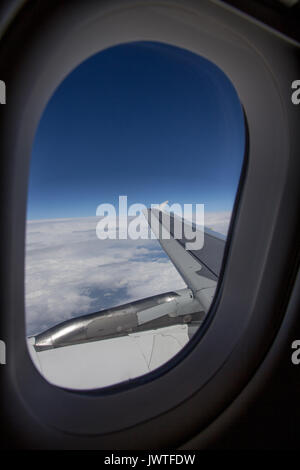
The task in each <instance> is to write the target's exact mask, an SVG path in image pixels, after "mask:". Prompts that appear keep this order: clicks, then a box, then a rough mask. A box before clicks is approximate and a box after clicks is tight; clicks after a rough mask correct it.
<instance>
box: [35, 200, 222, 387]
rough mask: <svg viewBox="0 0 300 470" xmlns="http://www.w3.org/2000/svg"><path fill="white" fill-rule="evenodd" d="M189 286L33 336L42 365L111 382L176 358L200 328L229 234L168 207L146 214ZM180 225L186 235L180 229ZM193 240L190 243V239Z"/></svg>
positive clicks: (62, 374)
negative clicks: (198, 243)
mask: <svg viewBox="0 0 300 470" xmlns="http://www.w3.org/2000/svg"><path fill="white" fill-rule="evenodd" d="M144 215H145V216H146V218H147V219H148V223H149V226H150V227H151V230H152V232H153V233H154V234H155V237H156V238H157V239H158V240H159V243H160V244H161V246H162V248H163V249H164V251H165V252H166V253H167V255H168V256H169V258H170V260H171V261H172V263H173V264H174V266H175V268H176V269H177V271H178V272H179V274H180V275H181V276H182V278H183V280H184V281H185V283H186V285H187V287H186V289H181V290H179V291H174V292H167V293H164V294H160V295H155V296H153V297H149V298H146V299H142V300H138V301H135V302H131V303H128V304H125V305H121V306H118V307H115V308H111V309H107V310H102V311H100V312H95V313H92V314H88V315H83V316H80V317H76V318H72V319H70V320H67V321H65V322H62V323H60V324H58V325H55V326H54V327H52V328H50V329H48V330H46V331H44V332H42V333H40V334H38V335H36V336H35V337H30V338H28V348H29V352H30V355H31V357H32V360H33V362H34V364H35V366H36V367H37V368H38V370H39V371H40V372H41V373H42V375H43V376H44V377H46V378H47V380H48V381H50V382H51V383H53V384H55V385H58V386H63V387H65V388H71V389H91V388H99V387H105V386H109V385H112V384H115V383H119V382H123V381H126V380H130V379H132V378H135V377H138V376H140V375H144V374H146V373H148V372H150V371H151V370H153V369H155V368H157V367H159V366H160V365H162V364H164V363H165V362H167V361H168V360H169V359H171V358H172V357H173V356H174V355H175V354H176V353H177V352H178V351H179V350H180V349H182V347H183V346H184V345H185V344H186V343H187V342H188V340H189V338H190V337H191V336H192V335H193V334H194V333H195V331H196V330H197V329H198V327H199V326H200V324H201V323H202V322H203V320H204V317H205V315H206V313H207V311H208V310H209V307H210V304H211V301H212V298H213V296H214V293H215V289H216V285H217V282H218V277H219V274H220V268H221V262H222V257H223V251H224V246H225V239H224V237H222V236H221V235H219V234H216V233H214V232H212V231H209V230H207V229H205V230H204V229H202V233H200V235H201V236H200V237H199V238H201V237H202V242H203V243H202V244H201V246H202V245H203V246H202V247H201V248H199V247H198V248H197V249H187V246H191V245H189V244H191V243H193V242H192V241H191V240H192V239H191V232H193V233H192V235H193V236H194V238H196V237H197V236H199V228H198V227H196V226H195V225H194V224H190V226H189V230H188V231H187V232H188V235H189V237H188V238H187V236H186V232H185V230H184V228H185V221H184V220H183V219H180V218H178V217H177V216H176V215H174V214H170V213H166V212H165V211H164V210H163V207H162V206H160V207H159V208H158V209H148V210H147V213H145V214H144ZM180 227H181V228H182V233H181V236H178V229H179V228H180ZM192 247H193V244H192Z"/></svg>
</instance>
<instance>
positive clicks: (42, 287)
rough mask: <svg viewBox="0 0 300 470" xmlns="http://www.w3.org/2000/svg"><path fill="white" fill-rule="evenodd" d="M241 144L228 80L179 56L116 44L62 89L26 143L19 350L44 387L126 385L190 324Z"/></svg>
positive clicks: (222, 230) (233, 186) (219, 247)
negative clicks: (23, 332)
mask: <svg viewBox="0 0 300 470" xmlns="http://www.w3.org/2000/svg"><path fill="white" fill-rule="evenodd" d="M244 152H245V126H244V116H243V110H242V107H241V104H240V101H239V98H238V96H237V93H236V91H235V89H234V87H233V85H232V83H231V82H230V81H229V79H228V78H227V77H226V76H225V74H224V73H223V72H222V71H221V70H220V69H219V68H218V67H217V66H216V65H214V64H213V63H212V62H210V61H209V60H207V59H205V58H202V57H200V56H198V55H196V54H193V53H191V52H189V51H187V50H183V49H180V48H177V47H174V46H170V45H166V44H160V43H152V42H136V43H130V44H124V45H119V46H116V47H113V48H110V49H107V50H104V51H102V52H100V53H98V54H96V55H95V56H93V57H91V58H89V59H87V60H86V61H85V62H83V63H82V64H81V65H80V66H78V67H77V68H76V69H75V70H74V71H72V72H71V73H70V74H69V76H67V78H66V79H65V80H64V81H63V82H62V83H61V84H60V86H59V87H58V88H57V90H56V91H55V93H54V94H53V96H52V97H51V99H50V101H49V103H48V105H47V107H46V109H45V110H44V113H43V115H42V117H41V120H40V123H39V126H38V129H37V132H36V136H35V140H34V144H33V150H32V161H31V171H30V182H29V194H28V210H27V236H26V276H25V284H26V286H25V287H26V288H25V291H26V299H25V300H26V325H27V335H28V338H29V340H28V344H29V349H30V352H31V354H32V357H33V360H34V361H35V363H36V365H37V367H39V369H40V370H41V371H42V373H43V375H45V377H46V378H47V379H48V380H49V381H51V382H52V383H55V384H57V385H61V386H64V387H70V388H78V389H84V388H98V387H103V386H108V385H111V384H115V383H118V382H121V381H124V380H128V379H132V378H134V377H137V376H140V375H143V374H145V373H148V372H150V371H151V370H153V369H155V368H157V367H159V366H160V365H162V364H163V363H165V362H166V361H168V360H169V359H170V358H171V357H173V356H174V355H175V354H176V353H178V352H179V351H180V350H181V348H182V347H183V346H184V345H185V344H186V343H187V342H188V340H189V339H190V338H191V336H193V334H194V333H195V332H196V331H197V330H198V328H199V327H201V324H202V323H203V321H204V320H205V318H206V316H207V315H208V314H209V307H210V305H211V302H212V299H213V297H214V293H215V291H216V286H217V283H218V280H219V275H220V267H221V263H222V257H223V251H224V245H225V240H226V235H227V231H228V226H229V223H230V218H231V212H232V208H233V203H234V199H235V196H236V191H237V187H238V182H239V178H240V173H241V168H242V164H243V158H244ZM165 201H168V203H164V204H162V205H160V206H159V204H161V203H162V202H165ZM149 209H150V210H149ZM203 215H204V220H203ZM182 221H184V222H182ZM204 225H205V229H204V228H203V226H204ZM150 227H151V230H150ZM64 322H66V323H64Z"/></svg>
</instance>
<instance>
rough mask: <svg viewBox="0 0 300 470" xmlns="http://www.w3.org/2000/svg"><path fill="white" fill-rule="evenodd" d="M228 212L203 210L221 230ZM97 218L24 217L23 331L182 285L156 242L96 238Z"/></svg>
mask: <svg viewBox="0 0 300 470" xmlns="http://www.w3.org/2000/svg"><path fill="white" fill-rule="evenodd" d="M229 220H230V213H229V212H226V213H225V212H224V213H215V214H207V216H206V225H207V226H208V227H210V228H212V229H213V230H216V231H219V232H221V233H223V234H226V232H227V228H228V224H229ZM98 221H99V218H98V217H89V218H78V219H56V220H40V221H29V222H28V223H27V236H26V273H25V305H26V324H27V333H28V335H33V334H37V333H39V332H41V331H43V330H45V329H47V328H49V327H50V326H53V325H55V324H57V323H59V322H61V321H64V320H67V319H69V318H72V317H75V316H78V315H82V314H86V313H90V312H95V311H98V310H102V309H104V308H108V307H112V306H115V305H120V304H122V303H125V302H130V301H133V300H137V299H141V298H144V297H148V296H151V295H155V294H159V293H162V292H167V291H170V290H176V289H182V288H183V287H185V284H184V282H183V280H182V279H181V277H180V275H179V274H178V273H177V271H176V269H175V268H174V266H173V265H172V263H171V262H170V260H169V259H168V257H167V256H166V255H165V253H164V252H163V250H162V249H161V247H160V245H159V243H158V242H157V241H156V240H99V239H98V238H97V236H96V226H97V223H98Z"/></svg>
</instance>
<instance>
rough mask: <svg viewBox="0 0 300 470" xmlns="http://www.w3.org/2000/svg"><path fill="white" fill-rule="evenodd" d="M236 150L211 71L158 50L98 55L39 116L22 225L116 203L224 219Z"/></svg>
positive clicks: (218, 75)
mask: <svg viewBox="0 0 300 470" xmlns="http://www.w3.org/2000/svg"><path fill="white" fill-rule="evenodd" d="M244 145H245V130H244V122H243V113H242V108H241V105H240V102H239V99H238V97H237V94H236V92H235V90H234V88H233V86H232V84H231V83H230V81H229V80H228V79H227V77H226V76H225V75H224V73H223V72H222V71H221V70H220V69H219V68H217V67H216V66H215V65H214V64H212V63H211V62H209V61H207V60H206V59H204V58H201V57H199V56H197V55H195V54H192V53H191V52H188V51H186V50H183V49H179V48H176V47H173V46H168V45H164V44H159V43H150V42H148V43H146V42H143V43H130V44H125V45H120V46H116V47H113V48H110V49H107V50H105V51H103V52H100V53H98V54H96V55H94V56H92V57H91V58H89V59H87V60H86V61H85V62H83V63H82V64H81V65H80V66H79V67H77V68H76V69H75V70H74V71H73V72H72V73H71V74H70V75H69V76H68V77H67V78H66V79H65V80H64V81H63V82H62V83H61V85H60V86H59V87H58V88H57V90H56V91H55V93H54V95H53V96H52V98H51V99H50V101H49V103H48V105H47V107H46V109H45V111H44V114H43V116H42V118H41V121H40V124H39V126H38V129H37V133H36V137H35V141H34V145H33V150H32V160H31V169H30V182H29V194H28V213H27V216H28V219H29V220H32V219H49V218H60V217H86V216H90V215H91V216H93V215H95V214H96V208H97V206H98V205H99V204H101V203H112V204H116V203H117V201H118V197H119V195H127V196H128V204H131V203H136V202H139V203H144V204H146V205H150V204H151V203H160V202H162V201H165V200H169V201H170V203H175V202H177V203H181V204H183V203H193V204H196V203H198V204H202V203H203V204H205V209H206V211H211V212H216V211H228V210H229V211H230V210H231V209H232V205H233V202H234V197H235V193H236V189H237V185H238V180H239V176H240V172H241V166H242V162H243V156H244Z"/></svg>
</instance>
